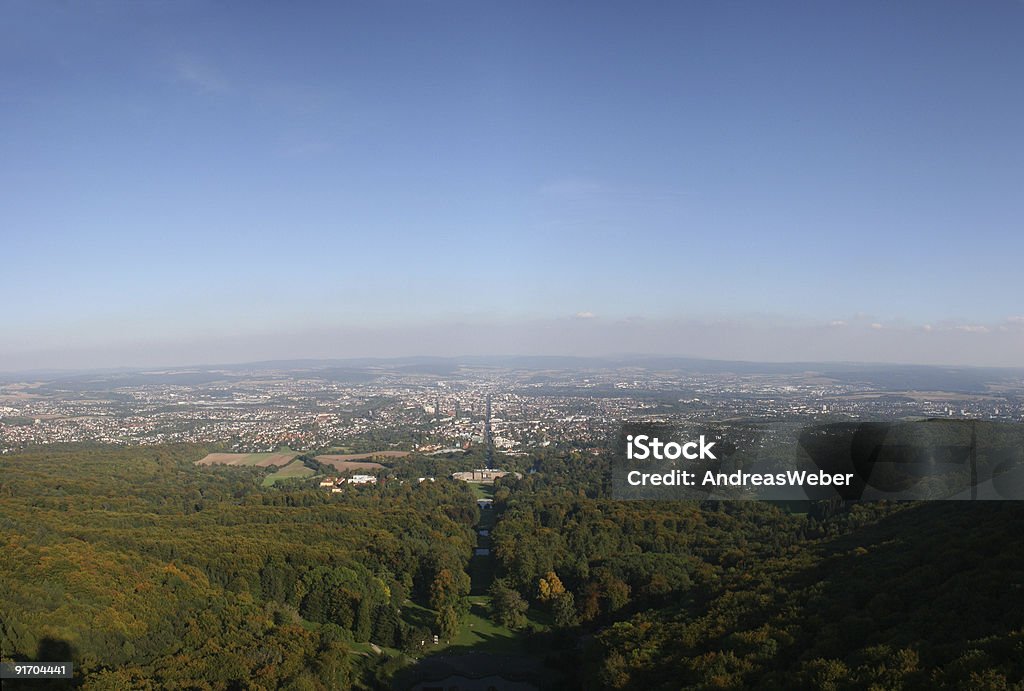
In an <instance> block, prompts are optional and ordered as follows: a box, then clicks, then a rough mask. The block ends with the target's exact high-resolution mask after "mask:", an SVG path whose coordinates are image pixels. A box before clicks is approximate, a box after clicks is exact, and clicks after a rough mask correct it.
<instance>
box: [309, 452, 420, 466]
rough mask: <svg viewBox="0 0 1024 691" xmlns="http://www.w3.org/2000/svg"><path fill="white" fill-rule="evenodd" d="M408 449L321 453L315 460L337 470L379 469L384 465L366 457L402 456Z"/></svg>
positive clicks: (406, 453)
mask: <svg viewBox="0 0 1024 691" xmlns="http://www.w3.org/2000/svg"><path fill="white" fill-rule="evenodd" d="M408 455H409V452H408V451H374V452H371V453H346V454H335V453H331V454H323V455H321V456H317V457H316V460H317V461H319V462H320V463H323V464H324V465H330V466H334V467H335V468H337V469H338V470H341V471H345V470H381V469H382V468H383V467H384V466H382V465H381V464H380V463H374V462H373V461H367V460H363V459H367V458H402V457H404V456H408Z"/></svg>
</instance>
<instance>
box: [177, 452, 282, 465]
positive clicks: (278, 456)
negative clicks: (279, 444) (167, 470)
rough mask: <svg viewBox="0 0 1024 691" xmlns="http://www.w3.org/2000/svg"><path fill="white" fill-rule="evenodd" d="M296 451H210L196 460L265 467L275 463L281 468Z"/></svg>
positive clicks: (202, 462) (203, 462) (208, 462)
mask: <svg viewBox="0 0 1024 691" xmlns="http://www.w3.org/2000/svg"><path fill="white" fill-rule="evenodd" d="M298 455H299V454H298V452H296V451H284V452H282V451H272V452H268V453H211V454H207V455H206V456H205V457H203V458H201V459H199V460H198V461H196V463H197V464H199V465H214V464H219V465H237V466H244V465H248V466H259V467H260V468H266V467H268V466H272V465H276V466H277V467H279V468H281V467H284V466H286V465H288V464H289V463H290V462H291V461H292V460H293V459H294V458H295V457H296V456H298Z"/></svg>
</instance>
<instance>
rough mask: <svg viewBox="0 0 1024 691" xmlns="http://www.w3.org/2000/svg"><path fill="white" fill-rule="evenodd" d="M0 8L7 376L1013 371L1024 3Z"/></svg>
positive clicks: (0, 353)
mask: <svg viewBox="0 0 1024 691" xmlns="http://www.w3.org/2000/svg"><path fill="white" fill-rule="evenodd" d="M0 13H2V16H3V21H0V189H3V191H4V192H3V198H4V199H3V202H2V203H0V242H2V244H0V247H2V252H0V255H2V257H3V260H4V262H3V264H4V271H3V272H2V274H0V291H2V293H3V294H4V296H5V300H4V312H5V319H4V323H5V327H6V328H5V329H4V332H3V333H0V370H4V369H16V368H21V367H36V366H40V367H42V366H90V365H105V366H109V365H118V364H162V363H164V364H175V363H182V364H183V363H187V362H196V361H202V362H210V361H215V360H217V361H232V360H239V359H246V358H249V357H257V356H264V355H266V356H271V357H277V356H279V357H299V356H317V357H322V356H331V355H336V356H339V357H343V356H349V355H373V354H377V353H388V354H419V353H422V352H423V351H422V350H421V349H422V348H427V344H430V343H433V341H431V337H430V335H429V334H431V333H434V331H432V330H438V329H440V330H441V331H440V332H442V333H443V332H446V333H450V334H453V338H452V339H451V340H453V341H455V342H441V341H444V339H443V338H442V339H440V340H439V342H438V343H436V344H434V345H431V346H430V347H429V348H427V349H428V350H433V351H436V353H431V354H460V353H468V352H473V351H486V352H513V351H517V350H521V351H530V352H532V351H543V352H553V351H558V352H567V353H569V352H571V353H574V354H575V353H598V352H622V351H632V352H674V353H679V354H691V355H705V356H724V357H732V356H736V355H743V356H745V357H750V358H752V359H759V358H764V359H801V358H803V357H805V356H813V357H814V358H815V359H855V360H856V359H864V360H899V361H911V360H912V361H922V362H931V361H935V362H956V363H967V364H1021V365H1024V320H1022V319H1020V317H1021V316H1022V315H1024V304H1022V298H1021V296H1022V295H1024V278H1022V276H1024V273H1022V271H1021V264H1022V259H1024V233H1021V232H1020V231H1021V230H1022V225H1024V224H1022V219H1024V213H1022V212H1024V89H1022V88H1021V84H1024V41H1022V40H1021V36H1022V35H1024V3H1021V2H1017V1H1014V0H1003V1H994V2H986V3H954V2H950V3H943V2H908V3H900V4H895V3H883V2H877V3H853V2H846V3H837V2H807V3H783V2H772V3H763V2H756V3H755V2H750V3H725V2H723V3H717V2H715V3H711V2H707V3H593V2H586V3H582V2H581V3H539V2H538V3H518V2H516V3H497V2H451V3H449V2H403V3H388V2H352V3H322V4H321V3H289V4H284V3H242V4H230V3H206V2H187V1H186V2H173V3H172V2H167V3H164V2H159V3H157V2H140V3H127V2H126V3H118V2H102V3H90V2H82V3H63V2H62V3H45V2H44V3H40V2H4V3H3V4H2V5H0ZM581 321H582V322H586V324H585V325H581V324H578V323H577V322H581ZM641 322H642V323H643V324H645V329H646V330H638V329H637V328H636V326H635V325H636V324H638V323H641ZM446 329H447V331H446ZM735 329H740V330H741V331H742V332H743V333H745V334H748V336H744V337H743V338H744V339H746V340H749V339H750V336H749V334H751V333H758V334H761V335H760V336H757V337H756V338H755V340H760V341H763V347H762V348H760V349H758V348H750V346H749V344H742V345H743V347H742V348H740V344H737V343H736V342H734V340H731V339H735V337H736V333H737V332H736V331H735ZM821 329H824V331H822V332H821V333H825V332H827V333H830V334H831V333H834V332H836V330H839V331H840V332H841V333H842V334H843V335H842V336H841V337H836V338H835V339H832V337H831V336H829V337H828V338H825V337H824V336H820V335H819V336H814V335H813V334H817V333H819V331H818V330H821ZM641 331H643V333H645V334H646V336H643V337H641V336H640V335H639V334H640V333H641ZM551 332H555V333H559V334H561V335H560V337H559V338H550V337H545V336H544V334H545V333H551ZM487 333H491V334H504V335H503V336H501V337H500V338H499V337H498V336H493V337H492V338H490V340H488V338H487V337H486V334H487ZM455 334H458V337H457V338H455V337H454V335H455ZM472 334H477V335H476V336H474V335H472ZM808 334H811V335H810V336H808ZM910 334H913V339H911V340H912V341H913V342H914V343H915V344H916V345H915V347H914V349H913V350H911V351H909V352H906V350H905V346H904V347H900V346H899V344H900V343H904V344H906V343H907V342H908V340H907V337H908V335H910ZM697 335H699V338H698V337H697ZM901 335H902V336H901ZM830 339H832V340H830ZM886 339H888V340H886ZM914 339H918V340H919V341H920V343H918V340H914ZM740 340H742V339H740ZM833 340H834V341H835V343H834V344H833V345H830V344H832V343H833ZM396 341H397V344H396ZM257 343H260V344H261V345H259V347H257V346H256V344H257ZM748 351H749V352H748ZM5 361H6V364H7V366H4V364H5Z"/></svg>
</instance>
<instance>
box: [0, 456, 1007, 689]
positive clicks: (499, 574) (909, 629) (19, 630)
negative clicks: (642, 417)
mask: <svg viewBox="0 0 1024 691" xmlns="http://www.w3.org/2000/svg"><path fill="white" fill-rule="evenodd" d="M205 451H206V450H205V449H202V448H198V447H192V446H165V447H143V448H131V449H124V448H108V447H96V446H57V447H49V448H43V449H38V450H32V451H26V452H24V453H20V454H17V455H11V456H6V457H2V458H0V540H2V541H3V549H4V558H3V559H2V560H0V646H2V654H3V657H4V659H6V660H31V659H36V660H44V659H50V660H56V659H67V658H73V659H74V661H75V663H76V679H75V682H74V683H75V685H76V686H79V687H81V688H86V689H124V688H208V689H230V688H292V689H330V688H353V687H354V688H387V687H389V686H390V685H391V684H393V683H394V684H398V685H399V686H401V685H402V683H404V682H402V681H401V680H403V679H405V680H408V677H403V676H402V675H401V674H399V675H398V676H395V673H396V672H400V670H402V669H408V668H410V666H411V665H414V664H415V662H416V660H417V659H422V658H423V657H424V654H425V653H429V651H425V650H424V649H423V646H422V644H423V642H424V641H425V640H430V639H431V638H432V636H433V635H434V634H439V635H440V636H441V637H442V638H446V637H447V638H452V637H455V636H457V635H458V634H459V631H460V630H464V629H465V627H466V626H468V624H467V623H466V622H467V621H469V619H468V617H469V616H470V615H469V609H470V599H469V594H470V580H471V579H470V573H473V572H474V567H473V566H472V565H471V560H472V559H473V556H472V555H473V547H474V545H475V544H477V542H476V539H477V536H476V535H475V531H474V526H477V525H478V523H479V521H480V520H481V512H480V510H479V509H478V507H477V504H476V498H477V497H478V495H477V494H475V493H474V489H473V488H471V487H469V486H467V485H465V484H461V483H456V482H453V481H449V480H445V479H444V478H443V477H439V478H438V481H437V482H423V483H417V482H414V481H410V480H408V479H405V481H403V479H404V478H406V477H408V476H410V471H413V473H412V474H413V475H414V474H415V473H421V472H425V471H427V470H428V469H429V470H437V471H440V470H442V468H441V467H439V466H437V465H436V464H438V463H440V462H439V461H434V460H429V461H428V460H425V459H417V458H411V459H402V460H396V461H394V464H395V466H396V467H395V470H394V471H387V472H386V473H384V475H385V476H389V477H391V478H392V479H391V480H390V481H386V482H382V483H381V484H380V485H378V486H376V487H368V488H359V489H357V490H356V489H353V490H351V491H344V492H339V493H330V492H326V491H323V490H320V489H318V488H316V487H315V484H316V482H315V480H296V481H290V482H287V483H282V484H280V485H279V486H277V487H272V488H267V487H262V486H261V483H260V479H261V477H262V474H265V472H266V471H265V470H264V469H258V468H244V467H231V468H228V467H219V466H212V467H211V466H201V465H198V466H197V465H196V464H195V461H196V460H197V459H198V458H201V457H202V456H203V455H204V454H205ZM428 463H429V464H435V465H433V466H431V467H429V468H428V467H427V466H425V465H424V464H428ZM443 463H444V464H448V463H450V461H444V462H443ZM420 466H423V467H420ZM520 468H521V469H522V470H524V471H526V472H524V473H523V475H524V477H523V478H522V479H514V478H513V477H511V476H509V477H506V478H503V479H501V480H500V481H499V482H498V484H497V486H496V487H495V488H494V492H493V498H494V507H495V508H494V509H493V513H494V516H492V517H491V520H492V522H491V523H488V525H491V526H492V530H491V534H490V545H491V547H492V549H493V558H494V565H493V569H492V570H491V572H489V573H488V574H487V580H488V582H489V584H490V585H489V587H488V588H487V589H486V602H487V603H488V607H487V613H486V616H488V617H490V619H491V620H493V624H494V626H495V627H496V629H495V630H496V631H501V632H504V633H505V634H508V635H509V636H512V638H509V639H508V640H510V641H512V642H513V643H514V644H515V645H516V646H518V648H517V652H516V654H518V655H521V656H522V657H523V658H524V659H526V658H530V659H532V660H535V661H537V662H538V664H542V665H544V666H545V669H547V670H548V672H549V673H548V674H547V675H546V676H544V677H542V678H539V679H542V680H538V681H537V682H536V683H537V684H538V685H540V686H544V685H551V686H557V687H560V688H580V689H583V688H634V689H639V688H644V689H648V688H651V689H662V688H663V689H675V688H700V689H713V688H726V689H728V688H776V689H792V688H813V689H848V688H849V689H900V688H904V689H925V688H951V689H952V688H980V689H1007V688H1024V507H1022V506H1020V505H1018V504H1016V503H1013V502H976V503H971V502H959V503H957V502H949V503H901V504H894V503H859V504H858V503H847V504H843V503H837V502H820V503H814V504H803V505H782V504H779V505H773V504H769V503H763V502H762V503H754V502H747V503H740V502H737V503H731V502H707V503H703V504H699V503H693V502H649V501H634V502H622V501H613V500H612V499H610V497H609V492H608V468H609V466H608V458H607V456H606V455H604V454H595V453H593V452H591V451H583V450H570V449H550V450H547V451H545V452H544V453H543V454H541V455H539V456H537V457H535V458H531V459H530V460H529V462H528V463H526V462H520ZM444 469H447V465H446V467H445V468H444ZM489 511H490V510H489ZM476 576H479V574H476ZM62 656H63V657H62ZM543 680H546V683H545V681H543ZM45 687H46V686H45V684H36V685H34V686H32V688H45ZM51 687H52V688H63V687H61V686H59V685H57V684H56V683H55V684H53V685H51Z"/></svg>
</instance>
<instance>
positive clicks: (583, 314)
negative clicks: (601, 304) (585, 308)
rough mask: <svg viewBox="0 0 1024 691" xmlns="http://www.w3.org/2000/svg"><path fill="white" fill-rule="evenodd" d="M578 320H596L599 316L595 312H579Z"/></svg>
mask: <svg viewBox="0 0 1024 691" xmlns="http://www.w3.org/2000/svg"><path fill="white" fill-rule="evenodd" d="M576 318H577V319H596V318H597V315H596V314H594V313H593V312H577V313H576Z"/></svg>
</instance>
